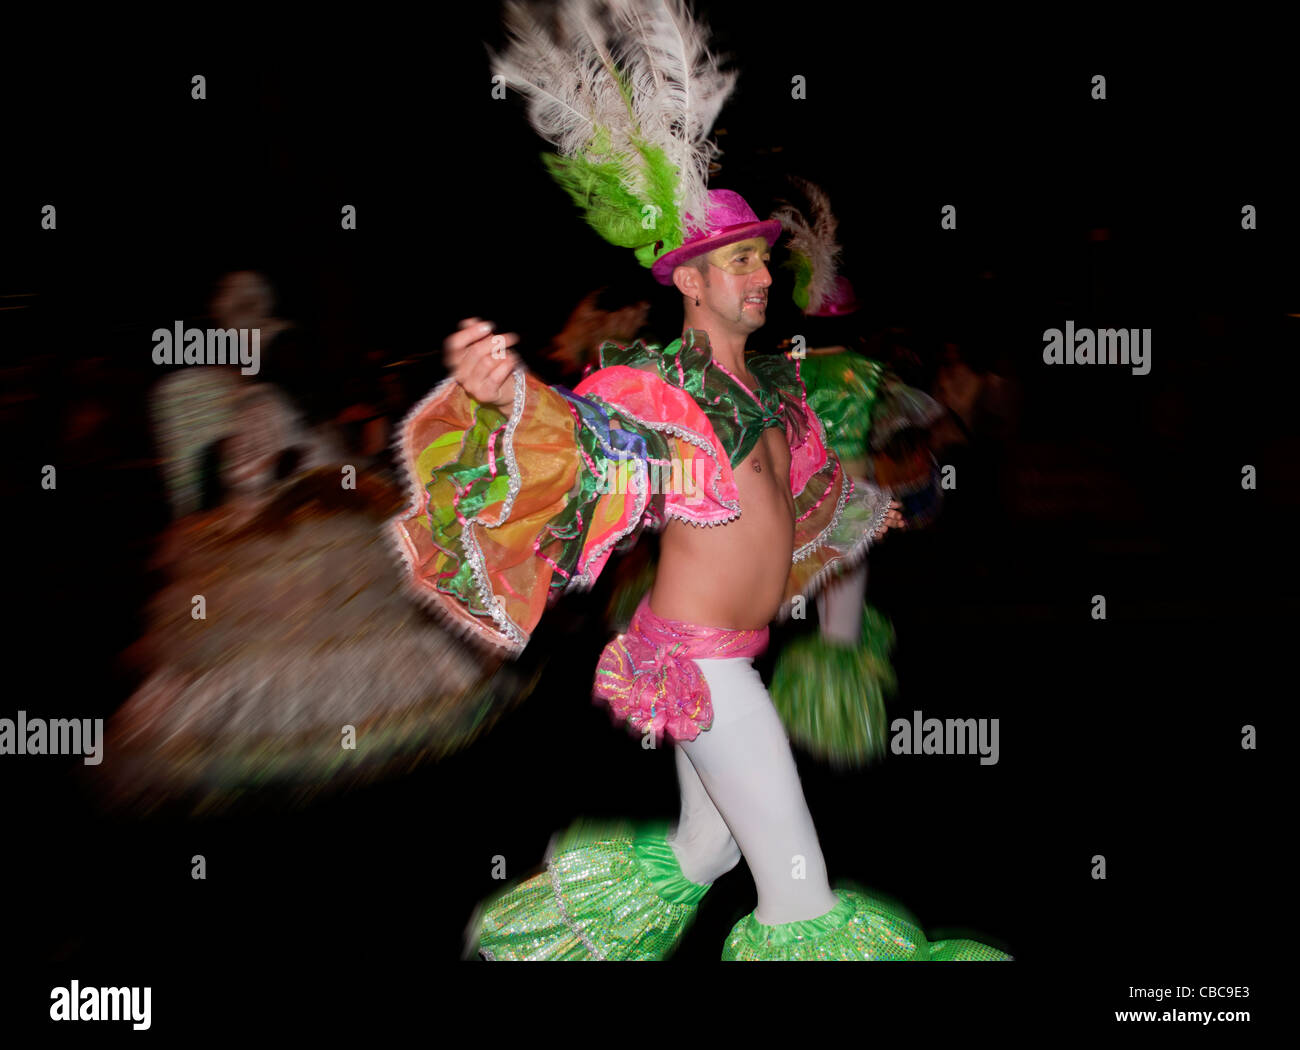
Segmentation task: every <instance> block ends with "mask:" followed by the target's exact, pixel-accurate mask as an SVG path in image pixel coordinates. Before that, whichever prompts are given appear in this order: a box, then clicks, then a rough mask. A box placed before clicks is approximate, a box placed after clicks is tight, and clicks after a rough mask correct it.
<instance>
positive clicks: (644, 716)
mask: <svg viewBox="0 0 1300 1050" xmlns="http://www.w3.org/2000/svg"><path fill="white" fill-rule="evenodd" d="M767 638H768V629H767V628H766V627H764V628H762V629H761V630H758V631H729V630H726V629H725V628H721V627H700V626H697V625H696V624H690V623H682V622H681V621H680V620H665V619H664V618H663V617H661V616H656V615H655V614H654V613H653V612H652V611H651V610H650V597H649V595H647V596H646V597H644V598H642V599H641V604H640V605H639V606H638V607H637V610H636V613H635V614H634V615H633V617H632V623H631V624H630V625H629V626H628V629H627V633H626V634H620V635H619V636H618V637H617V638H615V639H614V640H613V641H612V642H610V643H609V644H608V645H607V646H605V651H604V652H603V653H601V655H600V663H599V664H598V665H597V667H596V685H595V696H596V698H597V699H598V700H603V701H605V702H606V703H607V704H609V707H610V710H611V711H612V712H613V713H614V714H615V715H617V716H618V717H619V718H623V719H626V720H627V722H628V724H629V725H631V726H633V727H634V728H635V729H636V730H637V731H638V732H645V730H646V728H647V727H651V728H652V729H653V730H654V734H655V739H656V740H661V739H662V738H663V735H664V734H665V733H667V734H668V735H669V736H671V737H673V738H674V739H676V740H694V739H695V738H696V737H697V736H699V735H700V732H701V731H702V730H705V729H708V728H709V726H710V725H712V724H713V702H712V700H711V698H710V696H709V684H708V682H706V681H705V679H704V675H703V674H702V673H701V672H700V669H699V666H698V665H697V664H696V663H695V661H696V660H729V659H733V658H737V657H751V658H752V657H755V656H758V655H759V654H760V653H761V652H762V651H763V650H764V649H766V648H767Z"/></svg>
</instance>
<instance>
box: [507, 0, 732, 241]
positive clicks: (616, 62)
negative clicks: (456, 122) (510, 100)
mask: <svg viewBox="0 0 1300 1050" xmlns="http://www.w3.org/2000/svg"><path fill="white" fill-rule="evenodd" d="M506 28H507V31H508V33H509V36H510V44H509V47H508V48H507V49H506V51H505V53H504V54H502V55H499V56H493V60H492V70H493V72H494V73H496V74H498V75H500V76H502V77H504V78H505V80H506V82H507V83H508V84H509V85H510V86H511V87H512V88H514V89H515V90H516V91H518V92H520V93H521V94H522V95H524V97H525V98H526V99H527V100H528V119H529V121H530V122H531V123H532V125H533V128H534V129H535V130H536V131H537V133H538V134H539V135H541V137H542V138H544V139H545V140H546V141H547V142H549V143H551V144H552V145H553V146H554V147H555V149H556V152H555V153H554V154H548V155H546V156H545V157H544V161H545V163H546V166H547V169H548V170H549V171H550V173H551V175H552V176H553V177H554V178H555V180H556V181H557V182H558V183H559V184H560V185H561V186H562V187H563V188H564V189H565V190H566V191H567V192H568V193H569V195H570V196H571V197H572V198H573V200H574V202H575V203H576V204H577V205H578V206H579V207H580V208H582V209H583V211H584V212H585V214H586V219H587V222H588V223H590V224H591V226H592V227H593V228H594V229H595V230H596V232H597V233H599V234H600V235H601V236H602V237H603V238H605V240H607V241H609V242H610V243H611V244H615V245H618V246H619V247H623V248H632V249H634V250H635V251H636V256H637V259H638V261H639V262H640V263H641V265H643V266H650V265H652V264H653V263H654V261H655V259H656V258H658V257H660V256H662V255H663V254H664V253H666V252H669V251H672V250H673V249H675V248H677V247H679V246H680V245H681V244H682V242H683V240H684V238H685V235H686V230H685V227H686V216H687V215H690V216H692V217H694V216H704V215H705V214H706V213H707V211H708V196H707V192H708V186H707V177H708V171H709V162H710V161H711V160H712V159H713V158H714V157H715V156H716V155H717V154H718V153H719V150H718V148H717V146H716V144H714V143H713V142H712V141H710V140H709V138H708V135H709V132H710V131H711V130H712V128H713V122H714V121H715V120H716V119H717V116H718V112H719V111H720V110H721V109H722V106H723V103H724V102H726V100H727V97H728V96H729V95H730V94H731V91H732V89H733V88H734V86H735V82H736V74H735V73H724V72H722V71H721V69H720V68H719V64H718V60H717V59H716V58H715V57H714V56H713V55H712V54H710V52H709V49H708V44H707V33H706V31H705V29H704V27H703V26H701V25H700V24H699V23H698V22H696V21H695V20H694V19H693V18H692V17H691V15H690V13H689V12H688V11H687V9H686V6H685V4H684V3H683V2H682V0H604V2H600V0H561V3H560V5H559V8H558V12H557V13H556V17H555V18H554V19H546V20H545V21H544V20H543V18H542V17H541V16H540V13H539V11H538V10H537V9H536V8H535V7H530V6H526V5H525V4H523V3H520V2H517V0H516V2H512V3H511V4H510V5H509V7H508V8H507V12H506Z"/></svg>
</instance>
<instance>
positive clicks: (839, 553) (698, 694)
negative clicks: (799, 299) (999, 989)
mask: <svg viewBox="0 0 1300 1050" xmlns="http://www.w3.org/2000/svg"><path fill="white" fill-rule="evenodd" d="M512 17H513V22H512V28H513V30H514V33H515V41H514V44H513V46H512V49H511V51H510V52H509V53H508V54H507V55H506V56H505V57H504V58H503V59H501V60H499V61H498V63H497V70H498V71H499V72H501V73H503V74H504V75H505V76H506V77H507V79H508V80H509V82H510V83H511V84H512V85H513V86H515V87H517V88H518V89H520V90H523V91H524V92H525V93H527V94H529V95H530V98H531V99H532V101H533V103H534V109H533V118H534V124H535V126H537V127H538V129H539V130H540V131H542V132H543V134H544V135H545V136H546V137H547V138H548V139H549V140H550V141H552V142H553V143H555V144H557V145H559V146H560V154H559V156H557V157H554V158H551V160H550V162H549V164H550V167H551V170H552V172H553V174H555V175H556V176H557V178H558V179H559V180H560V181H561V183H562V184H563V185H564V186H565V187H566V188H567V189H569V190H570V192H571V194H572V196H573V197H574V199H575V200H576V201H577V202H578V203H579V204H580V205H581V206H583V207H584V208H585V209H586V210H587V217H588V221H589V222H591V223H592V225H593V226H594V227H596V228H597V229H598V230H599V231H600V232H601V233H602V234H603V235H604V236H606V238H607V239H608V240H610V241H611V242H612V243H615V244H621V245H623V246H625V247H630V248H633V249H635V250H636V253H637V256H638V259H639V260H640V261H641V262H642V263H643V264H644V265H646V266H648V267H649V268H650V269H651V271H652V273H653V275H654V277H655V278H656V280H658V281H659V282H660V283H661V284H663V285H667V286H675V287H676V289H677V290H678V291H679V292H680V293H681V294H682V297H683V304H684V315H685V316H684V321H683V334H682V335H681V337H680V338H678V339H675V340H674V341H673V342H671V343H670V344H668V345H667V346H664V347H659V346H655V345H649V344H645V343H641V342H637V343H634V344H632V345H631V346H619V345H617V344H607V345H606V346H604V347H603V348H602V352H601V366H602V367H601V368H600V369H598V370H597V371H595V372H593V373H592V374H591V375H589V376H587V378H586V379H584V380H583V381H582V382H581V383H580V384H579V385H578V387H577V388H576V390H573V391H570V390H567V389H565V388H562V387H556V388H551V387H547V386H544V385H543V384H542V383H540V382H539V381H538V380H537V379H536V378H535V377H534V376H532V375H531V374H530V373H528V372H527V371H526V370H525V369H524V368H523V366H522V363H521V361H520V360H519V358H518V357H517V356H516V355H515V353H514V352H513V351H512V350H511V349H510V348H511V347H513V346H514V345H516V344H517V342H518V340H517V337H516V336H514V335H513V334H509V335H498V334H496V333H494V331H493V326H492V325H491V324H490V323H489V322H485V321H481V320H479V319H478V318H469V319H467V320H465V321H463V322H462V323H461V327H460V330H459V331H458V332H456V333H454V334H453V335H452V336H450V337H449V338H448V339H447V341H446V343H445V350H446V354H447V362H448V366H449V370H450V372H451V376H450V378H449V379H448V380H447V381H446V382H444V383H443V384H442V385H441V386H439V387H438V388H437V389H436V390H434V391H433V392H432V393H431V394H430V395H429V396H428V397H427V398H426V399H425V400H424V401H423V402H422V403H421V404H420V405H418V406H416V408H415V410H414V411H413V412H412V414H411V415H410V416H409V417H408V419H407V421H406V423H405V424H404V426H403V432H402V438H401V441H402V447H401V455H402V458H403V461H404V462H405V464H406V466H407V468H408V471H409V474H410V479H409V480H410V488H411V495H412V506H411V507H410V509H409V510H408V511H407V512H406V513H404V514H402V515H400V516H399V517H398V518H396V519H395V520H394V522H393V530H394V535H395V538H396V540H397V543H398V546H399V549H400V551H401V553H402V556H403V559H404V562H405V564H406V566H407V568H408V570H409V572H410V573H411V578H412V583H413V586H414V587H415V589H416V590H417V592H418V593H420V594H422V595H423V596H424V597H425V599H426V600H427V601H428V602H429V604H430V605H431V606H432V607H434V608H436V609H438V610H439V611H440V612H442V613H443V615H444V616H445V617H446V618H447V620H448V621H449V622H451V623H452V624H455V625H456V626H457V627H459V629H460V630H461V631H462V632H463V633H464V634H466V635H467V636H468V637H472V638H476V639H478V640H480V641H482V642H485V643H488V644H491V645H495V646H498V647H501V648H503V649H506V650H507V651H509V652H512V653H517V652H519V651H520V650H522V648H523V647H524V646H526V645H527V643H528V639H529V633H530V632H531V630H532V629H533V627H534V625H535V624H536V623H537V622H538V621H539V619H540V618H541V615H542V612H543V610H544V608H545V605H546V602H547V598H548V596H549V595H550V594H551V593H552V592H555V591H559V590H563V589H568V588H574V587H585V586H590V584H591V583H592V582H593V581H594V579H595V578H596V576H597V575H598V574H599V573H600V572H601V570H602V569H603V568H604V567H605V565H606V563H607V562H608V560H609V558H610V556H611V554H612V553H613V551H614V550H615V548H620V549H621V548H623V547H626V546H628V545H629V544H630V543H632V542H633V541H634V540H635V538H636V536H637V535H638V533H639V532H640V531H641V530H642V529H643V528H644V527H645V526H647V525H649V526H652V527H658V528H662V543H661V561H660V568H659V572H658V574H657V577H656V580H655V584H654V588H653V590H652V592H651V594H650V595H649V596H648V598H647V599H646V600H645V601H643V602H642V604H641V605H640V607H639V608H638V610H637V613H636V615H635V616H634V617H633V620H632V623H631V625H630V627H629V630H628V631H627V632H626V633H625V634H622V635H620V636H618V637H617V638H615V639H614V641H612V642H611V643H610V644H609V645H608V646H607V647H606V649H605V651H604V653H603V654H602V656H601V659H600V662H599V666H598V668H597V675H596V689H595V691H596V695H597V696H598V697H600V698H601V699H602V700H604V701H605V702H607V703H608V704H609V706H610V709H611V711H612V712H613V714H614V715H615V717H617V718H619V719H622V720H625V721H626V723H627V724H628V725H629V726H630V727H631V728H632V729H633V730H634V731H635V732H638V733H642V734H645V735H649V734H653V736H654V738H655V741H656V742H658V741H661V740H662V739H664V737H665V736H667V737H670V738H671V739H672V740H673V742H674V746H675V760H676V766H677V772H678V777H679V780H680V786H681V812H680V818H679V820H678V821H677V822H676V824H675V825H673V826H671V827H670V826H669V824H668V823H667V822H666V821H659V822H651V823H648V824H644V825H641V826H635V827H634V826H631V825H628V824H625V823H620V822H612V823H608V824H596V823H590V822H579V823H578V824H575V825H574V826H573V827H571V828H569V829H567V831H565V832H563V833H562V834H560V835H559V836H557V838H556V839H554V840H553V842H552V845H551V849H550V850H549V851H548V857H547V870H546V871H545V872H544V873H542V874H539V875H537V876H535V877H533V878H530V879H528V880H526V881H525V882H523V883H521V884H519V885H517V886H515V887H513V888H511V889H509V890H507V891H506V892H504V893H502V894H499V895H498V896H496V897H495V898H494V899H493V900H491V901H489V902H486V903H485V905H484V906H483V908H482V909H481V911H480V912H479V913H477V914H476V916H475V918H474V920H473V921H472V923H471V931H470V948H471V949H472V950H477V951H478V953H479V954H481V955H482V956H483V957H485V958H489V959H662V958H664V957H666V956H667V955H668V954H669V953H670V952H671V951H672V950H673V949H674V948H675V947H676V945H677V944H678V943H679V940H680V937H681V935H682V933H683V932H684V930H685V929H686V928H687V926H688V925H689V924H690V922H691V920H692V918H693V917H694V915H695V912H696V910H697V908H698V904H699V901H700V900H701V898H702V897H703V896H704V894H705V893H706V892H707V891H708V889H709V887H710V886H711V885H712V883H713V881H714V880H715V879H716V878H717V877H718V876H720V875H721V874H723V873H725V872H726V871H728V870H730V869H731V868H733V867H734V866H735V865H736V864H737V863H738V862H739V860H740V857H741V856H742V855H743V856H744V858H745V860H746V862H747V864H748V866H749V869H750V872H751V874H752V875H753V876H754V881H755V885H756V889H757V896H758V902H757V907H756V908H755V909H754V911H753V912H751V913H750V914H749V915H747V916H746V917H745V918H743V919H742V920H741V921H740V922H739V923H738V924H737V925H736V926H735V928H734V929H733V930H732V932H731V934H730V936H729V937H728V938H727V941H726V943H725V945H724V947H723V952H722V957H723V958H724V959H735V960H760V959H856V960H875V959H916V960H920V959H997V958H1005V957H1006V956H1005V955H1003V953H1001V952H998V951H995V950H994V949H991V948H988V947H986V946H984V945H981V944H978V943H977V942H974V941H948V942H939V943H931V942H929V941H927V939H926V937H925V934H924V933H923V932H922V931H921V929H920V928H919V927H918V926H917V925H916V923H915V922H914V921H913V920H912V918H911V917H910V916H909V915H908V914H907V913H906V912H905V911H904V910H903V909H901V908H900V907H899V906H898V905H896V904H894V903H892V902H890V901H888V900H886V899H884V898H882V897H880V896H878V895H876V894H873V893H871V892H870V891H866V890H863V889H861V888H858V887H854V886H849V885H844V884H842V885H840V886H838V887H836V888H834V889H833V888H832V887H831V885H830V881H829V879H828V876H827V870H826V864H825V860H824V858H823V855H822V851H821V847H820V844H819V842H818V838H817V833H816V830H815V828H814V825H813V821H812V817H811V815H810V814H809V812H808V806H807V803H806V801H805V799H804V796H803V791H802V787H801V785H800V781H799V776H798V772H797V770H796V768H795V764H794V759H793V756H792V754H791V751H790V746H789V742H788V740H787V738H786V735H785V732H784V730H783V728H782V725H781V721H780V718H779V717H778V715H777V713H776V711H775V709H774V708H773V706H772V702H771V699H770V698H769V697H768V695H767V692H766V690H765V689H764V688H763V683H762V681H761V679H760V678H759V676H758V674H757V672H756V671H755V670H754V668H753V666H752V660H753V657H754V656H755V655H757V654H758V653H759V652H761V651H762V649H763V647H764V646H765V644H766V641H767V633H768V630H767V625H768V623H769V622H770V621H771V620H772V619H773V618H774V617H775V616H776V615H777V614H778V612H780V611H782V610H785V611H787V612H788V611H789V609H790V607H791V606H792V604H794V603H795V601H796V600H799V601H802V600H803V598H804V596H805V595H806V594H809V593H812V592H814V591H815V590H816V589H817V588H818V587H819V586H820V585H821V583H822V582H823V581H824V580H825V579H827V578H828V577H829V576H831V575H833V574H834V573H836V572H837V571H839V570H840V569H842V568H843V567H847V566H851V565H852V564H853V563H854V562H855V561H856V560H858V559H859V558H860V557H861V556H862V554H863V553H864V552H865V550H866V548H867V547H868V546H869V545H870V544H871V543H872V542H873V541H874V540H876V539H879V538H880V537H881V536H883V535H884V533H885V531H886V530H887V529H888V528H890V527H897V526H899V525H901V518H900V516H899V514H898V505H897V504H896V503H895V502H893V501H891V500H890V499H889V497H888V495H887V494H886V493H885V492H883V491H881V490H879V489H877V488H876V487H874V486H871V485H865V484H863V485H857V484H854V482H853V481H852V480H851V479H850V478H849V477H847V476H846V474H845V471H844V470H843V468H842V466H841V464H840V461H839V458H838V457H837V456H836V455H835V454H834V452H833V451H831V450H828V449H827V447H826V442H825V436H824V433H823V430H822V427H821V424H820V422H819V421H818V420H817V418H816V415H815V414H814V413H813V412H812V411H811V410H810V409H809V408H808V404H807V397H806V391H805V390H804V387H803V384H802V382H801V381H800V379H799V368H798V364H797V363H796V362H794V361H793V360H791V359H790V358H788V357H786V356H784V355H775V354H770V355H754V356H750V357H746V356H745V351H746V342H747V340H748V338H749V336H750V335H752V334H753V333H754V332H756V331H757V330H758V329H759V328H761V327H762V325H763V323H764V321H765V316H766V303H767V296H768V290H769V288H770V286H771V281H772V279H771V275H770V274H769V272H768V269H767V265H766V263H767V260H768V257H769V251H770V248H771V246H772V244H773V243H774V242H775V241H776V239H777V237H778V236H779V233H780V224H779V223H777V222H775V221H771V220H768V221H762V220H759V219H758V217H757V216H756V215H755V214H754V212H753V210H752V208H750V206H749V205H748V204H747V203H746V202H745V201H744V200H743V199H742V198H741V197H740V196H739V195H738V194H736V193H734V192H731V191H728V190H719V189H713V190H709V189H707V187H706V186H705V185H704V178H703V176H704V172H705V171H707V157H708V155H709V151H710V149H711V146H710V145H709V144H708V143H707V141H706V139H705V136H706V135H707V133H708V131H709V129H710V127H711V125H712V121H713V119H714V117H715V115H716V113H717V111H718V109H719V108H720V107H721V104H722V101H723V100H724V99H725V97H726V94H727V92H728V91H729V90H730V87H731V83H732V79H733V78H732V77H731V76H730V75H727V74H723V73H721V72H720V71H719V70H718V68H717V65H716V63H715V62H714V61H713V60H712V59H710V58H709V56H708V53H707V50H706V49H705V47H704V43H703V38H702V35H701V32H700V29H699V28H698V27H697V26H696V24H695V23H694V22H693V21H692V20H691V19H690V17H689V16H688V15H687V14H686V13H685V11H684V10H683V9H682V8H681V7H680V6H679V5H677V4H675V3H649V2H645V3H630V2H620V3H618V4H617V5H612V6H611V7H609V8H597V7H596V6H594V5H593V4H591V3H587V2H582V0H572V2H568V3H566V4H563V5H562V6H561V8H560V19H561V23H562V33H561V35H560V39H559V41H558V42H557V41H556V40H554V39H552V37H551V36H550V34H549V33H547V32H546V31H545V29H544V28H543V27H541V26H539V25H538V24H536V23H535V22H533V21H532V20H531V16H530V15H528V14H527V13H526V12H525V11H524V10H523V9H515V11H514V12H513V15H512ZM615 55H616V56H618V63H619V64H618V66H617V68H616V69H615V68H614V67H613V66H612V60H611V57H610V56H615ZM575 70H586V71H588V72H586V73H583V74H575V73H574V71H575ZM575 75H579V76H580V77H581V78H582V79H581V82H580V83H577V84H575V83H573V82H572V80H571V78H572V77H573V76H575ZM556 99H568V100H569V101H570V102H578V101H579V100H581V105H580V106H579V105H572V104H569V102H566V103H564V104H562V105H559V106H557V105H555V102H554V100H556ZM688 103H689V104H690V106H691V107H692V108H689V109H683V107H684V106H686V105H687V104H688ZM674 112H675V117H674ZM645 207H650V208H652V209H653V212H652V214H654V215H655V217H656V222H655V224H654V226H653V228H652V229H650V230H649V231H648V232H647V227H646V226H645V225H643V224H642V222H641V219H642V218H643V216H644V214H645V212H644V211H643V210H642V209H643V208H645ZM696 216H699V217H700V218H698V219H697V218H695V217H696ZM647 236H648V237H650V238H652V239H649V240H647V239H646V238H647ZM612 468H613V469H612ZM611 471H612V472H611ZM664 471H668V472H669V476H670V477H671V478H672V483H670V484H669V485H667V486H663V485H658V484H656V483H655V482H656V480H657V479H659V478H662V476H663V472H664ZM611 477H612V478H614V479H618V480H615V481H614V482H613V483H611V482H610V479H611ZM623 478H629V479H630V480H629V481H628V482H627V483H626V484H624V483H623V482H622V481H621V479H623ZM695 478H700V479H702V483H701V484H699V485H696V484H693V483H688V481H687V479H695ZM665 487H666V489H667V491H663V489H664V488H665Z"/></svg>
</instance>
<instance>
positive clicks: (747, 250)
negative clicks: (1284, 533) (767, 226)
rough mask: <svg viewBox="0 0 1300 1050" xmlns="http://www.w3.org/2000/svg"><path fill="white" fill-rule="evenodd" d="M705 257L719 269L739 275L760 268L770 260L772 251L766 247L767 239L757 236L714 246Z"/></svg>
mask: <svg viewBox="0 0 1300 1050" xmlns="http://www.w3.org/2000/svg"><path fill="white" fill-rule="evenodd" d="M705 258H706V259H708V260H709V263H710V264H711V265H713V266H716V267H717V268H718V269H719V270H724V271H726V272H727V273H730V274H735V275H736V276H737V277H741V276H744V275H745V274H747V273H753V272H754V271H755V270H761V269H762V268H763V267H764V266H766V265H767V264H768V262H770V261H771V258H772V253H771V251H770V250H769V249H768V247H767V241H765V240H763V238H761V237H758V238H755V239H753V240H748V241H737V242H736V243H735V244H728V245H727V246H726V247H723V248H715V249H714V250H713V251H711V252H709V253H708V254H707V255H706V256H705Z"/></svg>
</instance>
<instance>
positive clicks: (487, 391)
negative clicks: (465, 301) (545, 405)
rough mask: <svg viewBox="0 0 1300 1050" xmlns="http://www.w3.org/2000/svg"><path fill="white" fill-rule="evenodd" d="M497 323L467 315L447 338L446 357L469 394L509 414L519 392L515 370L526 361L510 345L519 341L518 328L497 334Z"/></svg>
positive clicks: (455, 375) (444, 352) (447, 362)
mask: <svg viewBox="0 0 1300 1050" xmlns="http://www.w3.org/2000/svg"><path fill="white" fill-rule="evenodd" d="M493 327H494V326H493V324H492V322H491V321H483V320H480V319H479V318H477V317H467V318H465V320H463V321H461V322H460V326H459V328H458V330H457V331H455V332H453V333H452V334H451V335H449V336H448V337H447V338H446V339H445V340H444V341H443V344H442V350H443V361H444V362H445V363H446V365H447V371H448V372H449V373H451V377H452V378H453V379H455V380H456V382H457V383H459V384H460V386H461V389H463V390H464V391H465V393H466V394H467V395H468V396H469V397H471V398H472V399H473V400H475V401H477V402H478V403H479V404H480V405H495V406H496V407H497V408H498V409H500V410H501V411H502V412H504V413H506V415H509V414H510V410H511V407H512V406H513V403H514V392H515V384H514V380H513V379H511V373H512V372H513V371H514V370H515V369H516V368H518V367H519V366H520V364H521V363H522V362H521V361H520V359H519V355H518V354H516V353H513V352H512V351H511V350H510V347H512V346H514V345H515V344H516V343H518V342H519V336H517V335H516V334H515V333H514V332H510V333H508V334H506V335H499V334H494V333H493Z"/></svg>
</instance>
